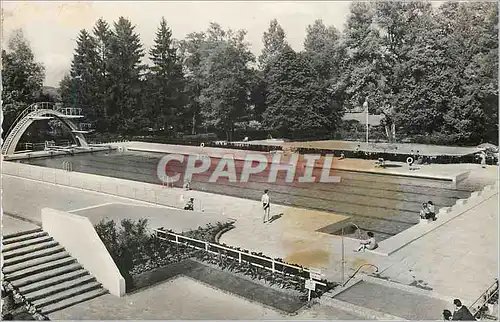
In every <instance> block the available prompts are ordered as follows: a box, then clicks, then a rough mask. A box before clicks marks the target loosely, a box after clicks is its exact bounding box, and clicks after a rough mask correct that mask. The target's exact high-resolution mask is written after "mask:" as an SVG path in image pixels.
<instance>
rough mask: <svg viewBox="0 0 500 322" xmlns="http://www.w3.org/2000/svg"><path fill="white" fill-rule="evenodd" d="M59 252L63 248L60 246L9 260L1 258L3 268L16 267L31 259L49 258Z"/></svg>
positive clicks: (62, 250)
mask: <svg viewBox="0 0 500 322" xmlns="http://www.w3.org/2000/svg"><path fill="white" fill-rule="evenodd" d="M61 252H64V247H62V246H61V245H58V246H55V247H51V248H48V249H41V250H38V251H34V252H32V253H29V254H25V255H22V256H17V257H13V258H10V259H9V258H5V257H4V258H3V259H4V262H3V266H4V268H6V267H9V266H11V265H17V264H19V263H24V262H27V261H30V260H33V259H37V258H42V257H46V256H51V255H53V254H57V253H61Z"/></svg>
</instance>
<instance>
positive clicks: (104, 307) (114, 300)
mask: <svg viewBox="0 0 500 322" xmlns="http://www.w3.org/2000/svg"><path fill="white" fill-rule="evenodd" d="M172 294H175V295H174V296H172ZM186 299H189V300H186ZM50 318H51V319H52V320H289V319H294V320H295V319H297V320H308V319H323V320H327V319H328V320H331V319H334V320H362V318H361V317H358V316H356V315H354V314H350V313H347V312H344V311H341V310H338V309H335V308H330V307H325V306H320V305H314V306H313V307H312V308H310V309H302V310H300V311H299V312H298V314H297V315H294V316H291V315H286V314H284V313H281V312H279V311H276V310H274V309H271V308H266V307H264V306H262V305H261V304H258V303H252V302H250V301H248V300H246V299H244V298H241V297H237V296H234V295H231V294H228V293H224V292H222V291H220V290H218V289H215V288H212V287H209V286H207V285H205V284H201V283H199V282H197V281H195V280H192V279H189V278H186V277H179V278H175V279H172V280H169V281H166V282H163V283H160V284H158V285H154V286H152V287H150V288H147V289H144V290H141V291H140V292H137V293H133V294H129V295H126V296H125V297H122V298H118V297H115V296H112V295H105V296H102V297H99V298H96V299H93V300H90V301H88V302H85V303H82V304H79V305H76V306H73V307H69V308H67V309H64V310H61V311H58V312H55V313H53V314H51V315H50Z"/></svg>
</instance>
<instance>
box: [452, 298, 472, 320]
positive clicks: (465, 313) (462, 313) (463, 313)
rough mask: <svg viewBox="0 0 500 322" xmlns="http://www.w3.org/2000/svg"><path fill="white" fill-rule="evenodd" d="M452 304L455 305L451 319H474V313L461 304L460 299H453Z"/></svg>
mask: <svg viewBox="0 0 500 322" xmlns="http://www.w3.org/2000/svg"><path fill="white" fill-rule="evenodd" d="M453 304H454V305H455V312H453V318H452V319H453V321H475V320H476V319H475V318H474V315H472V313H471V312H470V311H469V309H468V308H467V307H466V306H465V305H462V301H460V300H459V299H454V300H453Z"/></svg>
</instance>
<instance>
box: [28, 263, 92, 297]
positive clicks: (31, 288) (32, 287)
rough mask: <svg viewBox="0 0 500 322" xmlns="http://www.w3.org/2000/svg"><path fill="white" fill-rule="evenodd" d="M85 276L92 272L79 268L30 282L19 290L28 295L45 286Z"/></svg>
mask: <svg viewBox="0 0 500 322" xmlns="http://www.w3.org/2000/svg"><path fill="white" fill-rule="evenodd" d="M83 276H90V274H89V272H87V271H86V270H84V269H79V270H76V271H71V272H68V273H65V274H61V275H57V276H54V277H51V278H48V279H46V280H43V281H40V282H35V283H30V284H28V285H25V286H22V287H20V288H19V291H20V292H21V293H22V294H24V295H28V294H30V293H33V292H37V291H39V290H42V289H44V288H47V287H51V286H53V285H57V284H60V283H64V282H67V281H72V280H75V279H78V278H80V277H83Z"/></svg>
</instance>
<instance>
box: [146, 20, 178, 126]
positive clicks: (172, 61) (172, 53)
mask: <svg viewBox="0 0 500 322" xmlns="http://www.w3.org/2000/svg"><path fill="white" fill-rule="evenodd" d="M149 54H150V60H151V61H152V62H153V66H152V67H151V68H150V70H151V75H150V77H149V80H148V84H149V88H148V89H149V91H150V93H149V95H148V96H149V97H150V98H154V100H152V101H151V103H150V104H148V105H150V106H149V108H150V109H151V114H150V115H151V117H152V119H154V121H155V127H156V128H164V129H165V130H170V129H172V130H174V131H175V130H176V129H178V128H179V127H180V126H179V125H180V120H179V115H178V114H179V113H181V111H182V107H183V104H184V99H183V87H184V79H183V73H182V64H181V62H180V59H179V57H178V54H177V48H176V47H175V46H174V44H173V39H172V31H171V30H170V28H169V27H168V26H167V21H166V20H165V18H162V20H161V22H160V26H159V28H158V31H157V32H156V38H155V40H154V46H153V48H151V50H150V51H149ZM153 116H154V117H153Z"/></svg>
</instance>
